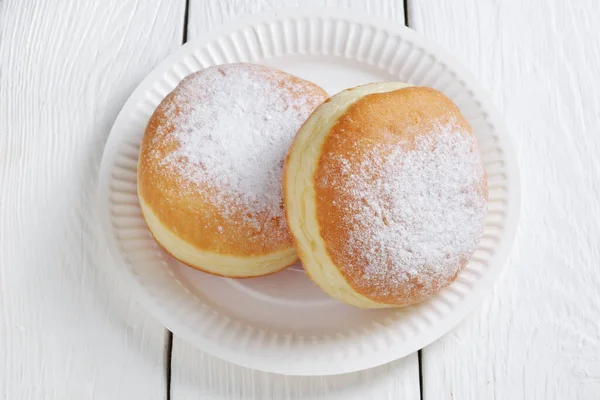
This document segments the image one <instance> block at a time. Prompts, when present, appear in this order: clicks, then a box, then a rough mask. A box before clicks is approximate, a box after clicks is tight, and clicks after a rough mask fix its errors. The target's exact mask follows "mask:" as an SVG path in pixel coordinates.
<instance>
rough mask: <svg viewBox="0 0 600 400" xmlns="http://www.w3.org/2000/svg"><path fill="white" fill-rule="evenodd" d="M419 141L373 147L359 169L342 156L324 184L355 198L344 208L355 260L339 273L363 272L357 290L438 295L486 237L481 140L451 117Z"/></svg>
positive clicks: (348, 248)
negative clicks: (333, 175)
mask: <svg viewBox="0 0 600 400" xmlns="http://www.w3.org/2000/svg"><path fill="white" fill-rule="evenodd" d="M414 140H415V142H414V143H413V145H414V147H412V148H411V146H399V145H398V144H394V145H391V144H375V145H373V147H370V150H369V152H368V154H367V157H365V158H364V160H363V161H362V163H361V164H360V165H358V166H356V165H351V163H350V162H349V161H348V160H347V159H346V158H344V156H343V155H341V156H339V158H337V159H336V164H338V167H340V168H341V174H340V175H339V177H337V178H335V179H330V178H327V177H326V178H324V181H323V182H321V183H320V184H324V185H333V186H334V187H337V189H339V190H340V191H344V192H346V193H348V194H349V195H350V198H351V199H352V200H351V201H350V202H349V203H348V204H347V205H340V206H341V207H345V208H346V209H347V212H345V213H344V214H345V216H346V218H347V219H348V220H347V221H345V222H344V223H345V224H346V225H347V226H348V227H349V229H350V230H351V232H350V235H349V240H348V242H347V243H346V245H345V250H344V251H345V252H347V253H348V254H349V255H350V257H352V258H353V259H355V260H358V262H357V263H356V265H347V266H340V268H341V269H342V270H343V269H344V268H360V269H361V271H362V276H361V279H359V280H357V282H353V285H354V286H355V287H358V288H365V287H368V288H373V287H375V288H376V290H377V295H380V296H387V295H394V296H397V295H399V294H400V293H404V294H406V293H412V294H413V296H414V295H415V294H416V295H417V297H419V298H425V297H428V296H429V295H431V294H433V293H435V292H437V291H438V290H440V289H441V286H443V285H444V284H445V283H446V282H448V281H449V280H451V279H452V278H453V277H454V276H456V274H457V273H458V272H459V270H460V268H461V267H462V266H463V265H464V264H465V263H466V262H467V261H468V258H470V256H471V254H472V253H473V252H474V251H475V249H476V248H477V245H478V242H479V240H480V238H481V235H482V232H483V227H484V218H485V213H486V193H485V190H482V187H485V184H484V182H485V172H484V170H483V166H482V162H481V155H480V154H479V152H478V149H477V144H476V139H475V138H474V137H473V135H471V134H470V133H469V132H466V131H465V130H464V128H461V127H460V126H459V125H458V124H457V123H456V121H455V120H450V122H449V123H447V124H443V125H441V124H438V125H437V129H435V130H434V132H432V133H430V134H427V135H416V139H414ZM409 148H410V149H409ZM350 272H353V271H350ZM371 290H372V289H371ZM398 300H400V301H406V302H409V301H410V300H411V299H410V298H408V296H407V298H405V299H398Z"/></svg>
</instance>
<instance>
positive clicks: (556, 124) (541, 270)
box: [409, 0, 600, 400]
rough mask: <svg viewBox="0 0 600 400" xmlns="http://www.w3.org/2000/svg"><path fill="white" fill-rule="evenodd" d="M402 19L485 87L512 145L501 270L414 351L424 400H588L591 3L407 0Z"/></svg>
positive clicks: (599, 146) (593, 366) (595, 147)
mask: <svg viewBox="0 0 600 400" xmlns="http://www.w3.org/2000/svg"><path fill="white" fill-rule="evenodd" d="M409 12H410V15H409V21H410V23H411V24H412V27H413V28H414V29H416V30H417V31H419V32H421V33H422V34H423V35H425V36H426V37H428V38H430V39H432V40H434V41H436V42H437V43H439V44H440V45H441V46H442V47H444V48H446V49H447V50H448V51H449V52H450V53H452V54H454V55H455V56H456V57H457V58H458V59H459V60H460V61H461V62H462V63H463V64H465V65H466V67H467V68H468V69H470V70H471V71H472V72H473V73H474V75H475V76H476V77H477V78H478V79H479V80H480V81H481V83H482V84H483V86H484V87H486V88H487V89H488V90H489V91H490V92H491V94H492V97H493V99H494V101H495V103H496V104H497V105H498V106H499V108H500V110H501V111H502V112H503V114H504V116H505V118H506V121H507V124H508V128H509V131H510V133H511V135H512V137H513V139H514V142H515V145H516V148H517V151H518V153H519V156H520V164H521V173H522V194H523V195H522V198H523V206H522V220H521V225H520V230H519V233H518V237H517V239H516V245H515V247H514V248H513V252H512V255H511V258H510V262H509V265H508V266H507V268H506V271H505V273H504V276H503V278H502V279H501V280H500V281H499V282H498V283H497V285H496V288H495V290H494V291H493V293H490V294H489V295H488V296H487V297H486V299H485V301H484V302H483V304H482V305H481V307H479V309H478V310H476V311H475V312H474V313H473V314H472V315H471V316H470V317H469V318H468V319H467V320H466V321H464V322H463V323H462V324H461V325H460V326H459V327H458V328H457V329H455V330H454V331H452V332H451V333H450V334H448V335H446V336H445V337H444V338H442V339H441V340H439V341H438V342H436V343H434V344H433V345H431V346H429V347H427V348H426V349H425V350H424V351H423V379H424V382H425V385H424V398H425V399H451V398H454V399H590V400H591V399H599V398H600V297H599V295H598V293H599V291H598V288H599V287H600V251H599V246H598V240H599V238H600V227H599V224H598V221H599V220H600V203H599V200H598V199H599V198H600V180H599V177H600V174H599V173H600V161H599V158H598V154H600V136H599V135H598V132H599V131H600V118H599V117H600V112H599V111H598V110H600V96H598V87H600V78H599V76H598V71H599V70H600V25H598V23H597V21H598V20H599V19H600V3H599V2H597V1H594V0H587V1H584V0H582V1H558V0H553V1H545V0H535V1H533V0H532V1H523V2H520V1H491V0H486V1H478V0H461V1H452V2H449V1H445V0H420V1H414V2H411V4H410V7H409Z"/></svg>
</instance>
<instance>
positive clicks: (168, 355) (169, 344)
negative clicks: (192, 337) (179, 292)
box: [165, 0, 190, 400]
mask: <svg viewBox="0 0 600 400" xmlns="http://www.w3.org/2000/svg"><path fill="white" fill-rule="evenodd" d="M189 16H190V0H185V9H184V11H183V32H182V37H181V44H182V45H184V44H186V43H187V41H188V22H189V19H190V18H189ZM166 331H167V332H166V333H167V335H166V346H165V381H166V383H167V384H166V385H165V386H166V392H167V393H166V399H167V400H171V372H172V368H173V367H172V365H173V332H171V331H170V330H168V329H166Z"/></svg>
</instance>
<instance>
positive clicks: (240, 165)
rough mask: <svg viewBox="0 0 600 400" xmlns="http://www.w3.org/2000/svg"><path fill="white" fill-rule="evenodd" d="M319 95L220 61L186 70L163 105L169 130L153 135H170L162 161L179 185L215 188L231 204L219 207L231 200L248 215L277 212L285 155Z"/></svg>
mask: <svg viewBox="0 0 600 400" xmlns="http://www.w3.org/2000/svg"><path fill="white" fill-rule="evenodd" d="M323 100H324V98H323V97H322V96H321V95H320V94H319V93H318V92H316V91H312V92H310V91H307V87H306V85H305V84H300V83H294V82H293V81H291V80H290V79H289V76H287V75H284V74H283V73H281V72H279V71H276V70H272V69H269V68H266V67H262V66H258V65H252V64H229V65H221V66H217V67H211V68H208V69H206V70H203V71H201V72H200V73H196V74H192V75H190V76H188V77H187V78H185V79H184V80H183V81H182V82H181V83H180V85H179V86H178V88H177V89H176V91H175V92H174V98H173V101H171V102H169V103H168V105H167V107H168V108H167V109H165V110H164V114H165V116H166V117H167V118H169V121H170V122H172V123H173V124H174V127H175V128H174V130H173V131H172V132H171V133H170V134H168V135H163V134H161V132H159V134H158V135H156V139H157V140H167V141H171V142H172V144H173V146H174V149H175V150H174V151H172V152H171V153H170V154H168V155H167V156H166V157H165V158H164V159H163V161H162V166H163V167H164V168H169V169H172V170H173V171H175V172H176V174H177V175H178V176H179V177H180V178H182V180H183V181H184V182H183V183H184V184H182V186H183V187H184V188H187V189H190V190H197V189H198V188H206V187H210V188H214V189H215V192H214V195H213V196H212V200H214V201H216V202H218V203H219V204H220V207H221V208H222V209H223V211H224V212H225V213H227V212H228V211H231V212H233V209H230V210H228V209H227V208H223V207H224V206H226V205H228V204H233V205H235V207H236V208H239V207H242V208H243V209H244V210H247V211H248V212H249V213H250V214H252V213H261V214H263V215H264V214H265V213H266V215H267V216H269V217H283V209H282V193H281V176H282V169H283V160H284V157H285V154H286V152H287V150H288V148H289V145H290V143H291V141H292V139H293V137H294V135H295V134H296V131H297V130H298V128H300V126H301V124H302V123H303V122H304V121H305V120H306V118H307V117H308V116H309V115H310V113H311V112H312V111H313V109H314V108H315V107H316V106H318V105H319V104H320V103H321V101H323ZM159 129H160V128H159ZM162 129H166V128H164V127H163V128H162ZM185 182H187V183H188V184H190V183H191V184H192V185H187V186H186V185H185ZM220 196H224V197H227V200H226V201H224V200H223V199H219V197H220ZM249 218H252V216H251V215H250V216H249Z"/></svg>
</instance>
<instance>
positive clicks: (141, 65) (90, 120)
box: [0, 0, 600, 400]
mask: <svg viewBox="0 0 600 400" xmlns="http://www.w3.org/2000/svg"><path fill="white" fill-rule="evenodd" d="M408 3H409V7H408V12H409V24H410V25H411V27H413V29H415V30H417V31H419V32H421V33H422V34H423V35H425V36H426V37H428V38H430V39H432V40H433V41H435V42H437V43H439V44H440V45H441V46H442V47H444V48H446V49H447V50H448V51H449V52H451V53H452V54H454V55H455V56H456V57H457V58H458V59H459V60H460V61H461V62H462V63H463V64H465V66H466V67H467V68H468V69H469V70H471V71H472V72H473V74H474V75H475V76H476V77H477V78H478V79H479V80H480V81H481V83H482V84H483V86H484V87H486V88H488V89H489V91H490V93H491V95H492V97H493V98H494V100H495V102H496V104H497V105H498V106H499V108H500V109H501V110H502V111H503V113H504V115H505V116H506V121H507V124H508V128H509V130H510V131H511V133H512V135H513V138H514V140H515V144H516V147H517V149H518V151H519V154H520V158H521V167H522V179H523V199H524V201H523V216H522V223H521V226H520V230H519V235H518V238H517V241H516V245H515V248H514V249H513V253H512V257H511V261H510V264H509V265H508V268H507V270H506V273H505V274H504V276H503V277H502V279H501V280H500V281H499V282H498V284H497V285H496V289H495V291H494V292H493V293H491V294H490V295H489V296H488V297H487V298H486V299H485V301H484V302H483V304H482V306H481V307H480V308H479V309H478V310H476V311H475V312H474V313H473V314H472V315H471V316H470V317H469V318H468V319H467V320H466V321H465V322H463V323H462V324H461V325H460V326H459V327H458V328H457V329H455V330H454V331H452V332H451V333H450V334H448V335H447V336H445V337H444V338H442V339H441V340H439V341H438V342H436V343H434V344H432V345H431V346H429V347H427V348H426V349H424V350H423V363H422V367H423V383H424V385H423V386H424V387H423V391H424V398H425V399H427V400H429V399H436V400H437V399H477V400H479V399H586V400H587V399H600V298H599V296H598V290H597V288H599V287H600V250H599V249H600V247H599V243H598V239H599V238H600V228H599V223H598V221H599V220H600V202H599V200H598V199H599V195H600V181H599V177H600V175H599V172H600V162H599V161H598V156H597V155H598V154H600V137H599V136H598V135H597V131H599V130H600V112H599V111H598V110H600V96H598V94H597V91H598V87H600V78H598V71H600V25H598V22H597V21H599V20H600V2H598V1H596V0H577V1H570V2H568V1H561V0H530V1H517V0H508V1H498V0H481V1H478V0H457V1H446V0H410V1H409V2H408ZM295 5H308V6H336V7H342V8H352V9H357V10H364V12H368V13H372V14H375V15H380V16H384V17H387V18H390V19H393V20H396V21H398V23H403V8H402V1H398V0H368V1H361V0H320V1H319V0H308V1H300V0H295V1H294V0H285V1H269V0H230V1H229V2H227V3H226V4H225V3H224V2H221V1H218V0H190V9H189V26H188V37H189V38H190V39H192V38H194V37H197V36H199V35H201V34H202V33H204V32H206V31H208V30H210V29H211V28H213V27H215V26H217V25H219V24H221V23H222V22H225V21H228V20H230V19H232V18H235V17H237V16H241V15H244V14H247V13H250V12H257V11H261V10H264V9H266V8H269V7H284V6H295ZM184 10H185V1H184V0H178V1H174V0H173V1H172V0H150V1H140V0H138V1H136V0H120V1H117V0H109V1H101V0H84V1H79V2H75V1H67V0H64V1H50V0H47V1H42V0H38V1H34V0H21V1H18V0H3V1H0V187H1V188H2V189H1V190H0V304H1V307H0V318H1V321H2V323H0V338H2V340H0V358H1V359H2V360H3V362H2V363H0V398H1V399H9V400H13V399H16V400H19V399H91V398H94V399H101V400H103V399H118V398H123V399H150V400H152V399H164V398H166V386H167V385H166V373H165V372H166V371H165V364H164V362H165V348H164V346H165V330H164V328H163V327H162V326H161V325H160V324H159V323H158V322H156V321H154V320H153V319H151V318H150V317H148V315H147V313H146V312H145V310H143V309H142V308H141V307H140V306H139V305H138V304H137V302H136V301H135V300H133V299H131V298H130V295H129V293H128V291H127V287H125V285H123V284H122V283H121V281H120V278H119V275H118V274H117V272H116V271H115V270H114V268H113V267H112V265H111V264H112V263H111V260H110V258H109V256H108V254H107V251H106V248H105V244H104V242H103V240H102V238H101V236H100V235H99V234H98V230H97V219H96V216H95V213H94V201H95V197H94V196H95V186H96V179H97V168H98V165H99V162H100V157H101V153H102V147H103V144H104V141H105V139H106V137H107V135H108V132H109V130H110V127H111V125H112V122H113V121H114V119H115V117H116V115H117V113H118V111H119V109H120V107H121V106H122V104H123V103H124V102H125V100H126V98H127V97H128V96H129V94H130V93H131V92H132V90H133V89H134V87H135V85H136V84H137V83H138V82H139V81H140V80H141V79H143V77H144V76H145V75H146V74H147V73H148V72H149V71H150V70H151V69H152V68H153V66H154V65H156V64H157V63H158V62H159V61H160V60H162V59H163V58H165V57H166V55H167V54H169V53H170V52H172V51H173V50H175V49H176V48H177V47H179V45H180V43H181V37H182V34H183V29H184ZM418 374H419V372H418V362H417V357H416V355H412V356H410V357H407V358H405V359H403V360H400V361H398V362H395V363H392V364H389V365H387V366H383V367H380V368H376V369H373V370H371V371H366V372H361V373H356V374H349V375H344V376H340V377H330V378H295V377H283V376H277V375H271V374H265V373H261V372H256V371H251V370H248V369H244V368H240V367H236V366H233V365H231V364H228V363H226V362H223V361H220V360H218V359H215V358H213V357H211V356H208V355H205V354H203V353H202V352H200V351H198V350H196V349H194V348H191V347H190V346H188V345H187V344H186V343H184V342H182V341H180V340H178V339H177V338H176V337H175V338H174V341H173V352H172V380H171V398H173V399H174V400H187V399H208V400H221V399H228V400H229V399H256V400H263V399H265V400H267V399H273V400H285V399H344V400H347V399H350V400H352V399H377V400H379V399H383V400H386V399H389V400H396V399H418V398H419V376H418Z"/></svg>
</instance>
